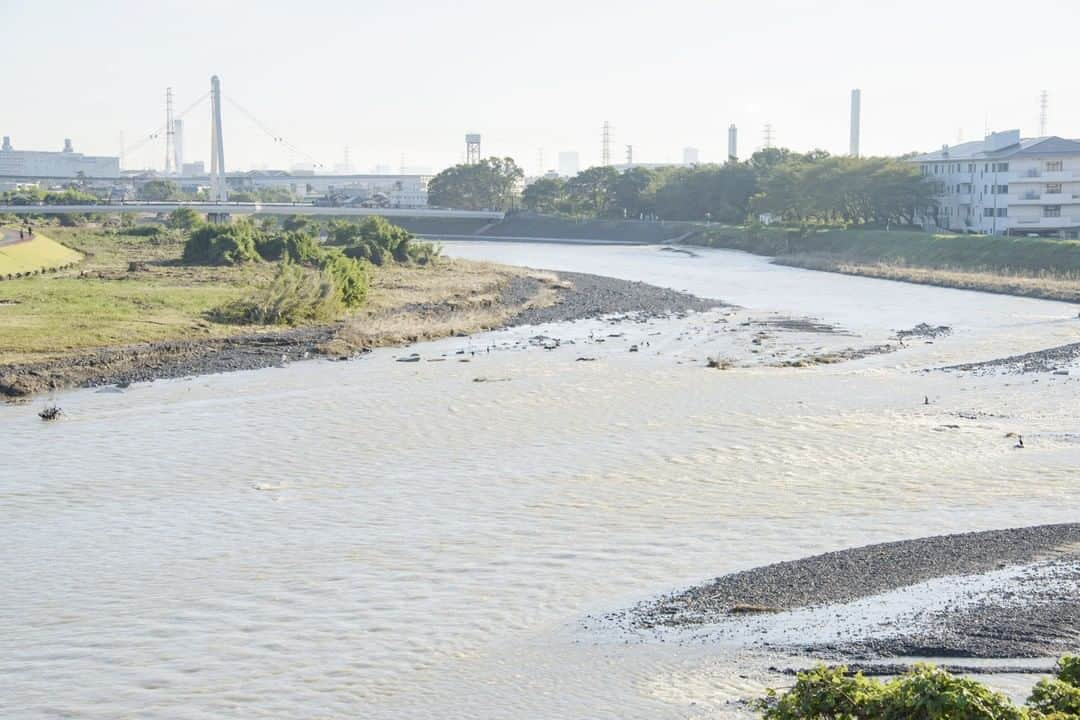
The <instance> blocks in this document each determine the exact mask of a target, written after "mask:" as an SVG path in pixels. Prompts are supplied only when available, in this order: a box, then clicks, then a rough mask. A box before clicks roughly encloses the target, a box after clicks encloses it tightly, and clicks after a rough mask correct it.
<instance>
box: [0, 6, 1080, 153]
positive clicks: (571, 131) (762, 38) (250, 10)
mask: <svg viewBox="0 0 1080 720" xmlns="http://www.w3.org/2000/svg"><path fill="white" fill-rule="evenodd" d="M825 5H826V4H824V3H815V2H811V1H810V0H765V1H764V2H760V3H756V4H754V5H753V6H750V5H747V6H745V7H732V6H729V5H728V4H723V3H708V4H705V3H700V2H692V1H690V0H674V1H673V2H670V3H665V4H663V5H661V6H657V5H655V4H653V3H648V2H644V1H643V0H627V1H626V2H619V3H614V2H596V3H590V4H588V5H583V4H581V3H570V2H567V1H565V0H553V1H552V2H550V3H547V4H545V5H544V6H543V8H542V9H541V10H536V9H530V10H529V11H528V17H527V18H519V17H517V16H515V15H514V14H513V13H507V11H506V6H505V5H504V4H501V3H496V2H494V1H493V0H466V1H465V2H462V3H458V4H456V5H454V6H453V7H450V6H447V5H445V4H441V3H433V2H429V1H427V0H417V1H416V2H413V3H411V4H409V5H408V6H407V7H405V6H401V5H400V4H397V3H393V2H390V1H389V0H369V1H368V2H365V3H363V4H356V3H346V2H343V1H340V0H326V1H325V2H323V3H319V4H317V5H309V6H303V7H302V9H298V6H296V5H295V3H291V2H280V1H275V0H271V1H268V2H259V3H254V2H235V3H229V4H227V5H225V4H218V3H213V2H209V1H208V0H188V1H186V2H179V1H178V0H164V1H162V2H157V3H136V2H131V1H130V0H112V1H108V0H107V1H105V2H102V3H96V4H86V3H78V2H73V1H70V0H43V1H39V2H28V1H25V0H14V1H13V2H8V3H6V4H5V7H4V11H3V14H4V15H3V16H4V29H5V30H6V31H7V32H2V31H0V37H2V38H3V40H4V47H5V49H6V50H7V52H8V54H9V57H13V58H26V59H27V62H26V64H25V65H23V66H24V67H30V66H31V63H32V67H33V72H16V73H11V74H10V75H9V77H8V78H6V82H5V109H6V110H8V111H7V112H5V113H3V115H2V116H0V135H9V136H11V137H12V141H13V144H14V145H15V147H16V148H19V149H26V150H59V149H60V148H61V147H62V146H63V141H64V138H71V139H72V140H73V142H74V145H75V147H76V148H77V149H78V151H79V152H83V153H86V154H88V155H118V154H119V153H120V148H121V136H123V138H124V145H125V146H126V147H127V148H128V150H127V152H126V153H125V156H124V158H123V160H124V167H125V168H129V169H130V168H142V167H149V168H156V169H161V168H162V167H163V166H164V161H165V143H164V135H162V136H161V137H159V138H156V139H153V140H149V139H148V138H149V136H150V135H151V134H152V133H153V132H155V131H156V129H157V128H159V127H161V126H163V125H164V120H165V89H166V87H171V88H172V89H173V95H174V97H175V107H176V112H177V114H178V115H179V114H181V113H182V112H183V110H184V109H185V108H187V107H188V106H189V105H191V103H192V102H193V101H195V100H196V99H197V98H199V97H200V96H202V95H203V94H204V93H205V92H206V91H207V89H208V86H209V78H210V75H212V74H218V75H220V76H221V79H222V87H223V94H224V95H225V97H226V102H225V103H224V107H223V111H224V116H225V120H224V125H225V131H224V144H225V150H226V165H227V167H228V168H229V169H230V170H244V169H249V168H257V167H262V168H280V169H288V168H291V167H293V166H296V165H304V164H312V163H316V164H317V169H318V170H320V171H325V172H332V171H333V170H334V169H335V168H336V167H339V166H342V165H343V163H342V157H343V153H344V150H345V148H346V147H348V148H349V158H350V160H349V164H350V165H351V166H352V167H353V168H355V169H357V170H358V171H365V170H367V169H371V168H375V167H377V166H382V167H385V168H390V169H391V170H392V171H393V172H397V171H398V170H399V169H400V168H401V167H403V166H405V167H412V168H430V169H431V170H433V171H437V170H439V169H441V168H444V167H446V166H448V165H451V164H454V163H457V162H461V161H462V160H463V159H464V153H465V145H464V136H465V134H466V133H467V132H479V133H481V134H482V136H483V152H484V155H485V156H488V155H499V156H511V157H513V158H515V160H517V162H518V164H520V165H521V166H523V167H525V168H526V169H528V170H529V171H530V173H531V171H532V169H533V168H534V166H535V165H536V158H537V157H538V154H539V153H541V152H542V153H543V154H544V157H546V158H550V159H556V158H558V157H559V155H560V153H565V152H576V153H578V156H579V158H580V166H581V167H582V168H585V167H588V166H590V165H595V164H597V163H598V162H599V161H600V152H601V151H600V143H601V140H600V136H601V123H602V122H603V121H604V120H610V121H611V124H612V147H613V148H619V149H621V148H623V147H624V146H626V145H631V144H632V145H633V147H634V159H635V161H639V162H646V163H649V162H651V163H656V162H672V163H677V162H681V161H682V159H683V157H682V151H683V148H686V147H693V148H698V149H699V157H700V161H701V162H722V161H724V160H725V159H726V156H727V130H728V126H729V125H730V124H732V123H734V124H735V125H737V126H738V128H739V142H740V151H739V152H740V156H741V157H742V158H746V157H748V156H749V155H750V154H751V153H752V152H753V151H754V150H755V149H757V148H758V147H760V146H761V145H762V143H763V133H764V126H765V125H766V123H768V124H771V125H772V127H773V135H774V139H773V142H774V144H775V145H777V146H783V147H790V148H792V149H793V150H800V151H805V150H809V149H812V148H822V149H825V150H828V151H829V152H832V153H834V154H843V153H846V152H847V151H848V147H849V101H850V93H851V90H852V89H853V88H861V90H862V119H861V154H863V155H882V154H888V155H896V154H902V153H906V152H911V151H930V150H933V149H937V148H940V147H941V145H942V144H945V143H950V144H951V143H955V142H957V140H958V139H960V138H963V139H965V140H972V139H978V138H981V137H982V136H983V133H984V130H986V129H994V130H1003V129H1009V128H1019V129H1020V130H1021V132H1022V134H1023V135H1024V136H1033V135H1036V134H1038V131H1039V110H1040V107H1039V100H1040V94H1041V92H1042V91H1043V90H1047V91H1048V92H1049V124H1048V132H1049V133H1050V134H1059V135H1063V136H1065V137H1078V136H1080V120H1078V119H1080V93H1078V92H1077V91H1076V90H1075V89H1074V88H1075V82H1074V78H1073V77H1072V74H1073V70H1072V67H1073V63H1072V62H1071V59H1070V57H1069V53H1070V51H1071V47H1072V42H1071V37H1070V33H1071V28H1073V27H1075V23H1076V21H1077V20H1080V9H1078V8H1077V7H1076V6H1075V4H1073V3H1070V2H1064V1H1063V0H1034V1H1033V2H1031V3H1029V4H1028V5H1025V6H1024V12H1023V18H1021V17H1019V16H1018V14H1017V12H1016V6H1015V5H1014V4H1013V3H1006V2H1003V1H1001V0H988V1H987V2H980V3H975V2H957V3H948V4H943V3H931V2H929V1H928V0H912V2H909V3H907V4H905V5H904V6H903V7H882V6H880V5H879V6H877V7H868V6H867V4H866V3H861V2H856V1H855V0H837V1H836V2H831V3H828V4H827V7H825ZM523 12H524V11H523ZM1009 17H1013V18H1015V19H1016V20H1017V21H1018V22H1020V21H1022V20H1023V19H1035V18H1038V19H1040V21H1039V40H1038V42H1037V43H1031V42H1027V41H1022V40H1021V39H1020V38H1019V36H1018V35H1016V34H1015V33H1014V32H1012V31H1011V30H1009V29H1008V26H1007V25H1005V24H1003V18H1009ZM58 18H62V19H63V22H59V21H58ZM1047 19H1052V20H1053V21H1052V22H1046V20H1047ZM525 20H527V23H528V32H523V27H522V22H523V21H525ZM956 28H963V35H962V36H961V35H959V34H957V31H956ZM470 37H476V38H479V39H478V41H477V42H476V43H471V42H470V41H469V38H470ZM967 38H979V40H978V41H975V40H968V39H967ZM974 42H980V43H981V42H993V43H994V46H995V47H996V48H998V49H999V50H1000V51H1001V53H1002V54H1003V55H1002V62H1001V63H999V64H993V65H992V66H991V67H990V68H989V69H987V70H986V71H985V72H979V73H975V74H973V75H971V76H970V77H965V78H964V79H963V81H962V82H960V81H956V82H945V81H944V79H943V76H942V71H943V68H944V67H946V66H947V65H946V64H944V63H943V59H942V55H941V54H940V52H937V51H936V50H935V48H941V49H943V50H949V51H950V52H952V51H956V52H959V51H961V50H963V48H964V46H965V44H967V43H974ZM45 47H47V48H48V51H47V52H43V48H45ZM1005 58H1007V62H1005ZM49 78H52V80H49V81H48V82H47V83H46V82H44V80H43V79H49ZM43 87H48V88H49V89H48V90H47V91H43V89H42V88H43ZM234 103H236V104H234ZM241 108H242V109H241ZM249 114H250V117H249ZM182 119H183V124H184V134H183V156H184V160H185V161H186V162H195V161H199V160H203V161H208V160H209V110H208V109H207V108H206V107H205V104H204V106H202V107H199V108H197V109H196V110H195V111H193V112H191V113H189V114H188V115H185V116H183V118H182ZM275 138H280V139H275ZM615 154H616V155H619V157H620V158H621V152H620V153H615ZM547 164H548V165H550V166H551V169H556V167H557V163H556V162H551V161H550V160H549V161H548V162H547Z"/></svg>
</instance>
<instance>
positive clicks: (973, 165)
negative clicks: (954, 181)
mask: <svg viewBox="0 0 1080 720" xmlns="http://www.w3.org/2000/svg"><path fill="white" fill-rule="evenodd" d="M968 172H969V173H973V172H975V163H968Z"/></svg>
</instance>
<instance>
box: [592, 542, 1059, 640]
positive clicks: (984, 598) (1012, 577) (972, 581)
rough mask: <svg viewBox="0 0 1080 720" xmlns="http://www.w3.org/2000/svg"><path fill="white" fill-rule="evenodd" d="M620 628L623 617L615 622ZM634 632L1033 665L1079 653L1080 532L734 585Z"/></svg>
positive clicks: (819, 563) (866, 559) (692, 592)
mask: <svg viewBox="0 0 1080 720" xmlns="http://www.w3.org/2000/svg"><path fill="white" fill-rule="evenodd" d="M613 617H615V618H620V616H619V615H615V616H613ZM619 621H620V622H623V623H624V624H625V626H626V627H627V628H628V629H629V630H631V631H637V632H646V633H651V634H654V635H659V636H663V635H665V634H666V633H667V631H669V630H682V631H687V630H690V631H693V632H692V634H691V636H692V638H693V641H700V640H701V638H703V637H713V638H716V637H724V638H728V639H730V638H744V639H745V641H746V642H747V643H748V644H751V645H757V646H760V647H764V648H768V649H769V650H770V651H772V652H791V653H796V654H801V655H809V656H812V657H816V658H822V657H824V658H828V659H831V660H836V661H847V660H851V659H857V660H862V661H865V660H878V659H881V658H896V657H916V658H919V657H966V658H982V659H987V658H994V659H1000V658H1029V657H1050V656H1055V655H1058V654H1061V653H1070V652H1075V650H1076V648H1077V644H1078V643H1080V524H1075V523H1074V524H1062V525H1043V526H1035V527H1024V528H1015V529H1009V530H994V531H987V532H973V533H964V534H957V535H943V536H937V537H926V538H919V539H915V540H904V541H899V542H891V543H882V544H877V545H868V546H863V547H855V548H849V549H845V550H840V551H836V552H830V553H825V554H821V555H814V556H810V557H806V558H802V559H799V560H794V561H789V562H781V563H776V564H773V565H767V566H762V567H758V568H754V569H751V570H746V571H742V572H737V573H732V574H729V575H724V576H722V577H719V578H717V579H715V580H714V581H712V582H710V583H706V584H703V585H699V586H696V587H692V588H689V589H687V590H685V591H683V592H679V593H675V594H672V595H669V596H665V597H662V598H659V599H657V600H655V601H652V602H647V603H644V604H642V605H639V606H637V607H635V608H633V609H631V610H630V611H628V612H627V613H626V615H625V616H624V617H623V618H622V619H620V620H619Z"/></svg>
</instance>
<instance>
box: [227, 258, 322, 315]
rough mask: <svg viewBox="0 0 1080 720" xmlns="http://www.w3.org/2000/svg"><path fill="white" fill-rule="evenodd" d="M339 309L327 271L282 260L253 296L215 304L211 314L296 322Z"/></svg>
mask: <svg viewBox="0 0 1080 720" xmlns="http://www.w3.org/2000/svg"><path fill="white" fill-rule="evenodd" d="M340 313H341V301H340V299H339V297H338V292H337V289H336V288H335V286H334V280H333V278H332V277H331V276H330V275H329V274H328V273H324V272H321V271H319V270H313V269H311V268H305V267H301V266H300V265H294V264H293V263H290V262H283V263H281V265H279V266H278V270H277V273H276V274H275V275H274V279H273V280H272V281H271V282H270V283H269V284H268V285H267V286H265V287H264V288H262V289H260V290H259V291H258V292H257V293H256V294H255V297H253V298H250V299H246V300H241V301H238V302H235V303H232V304H230V305H227V306H225V307H223V308H219V309H218V310H216V311H214V312H213V313H212V314H211V316H212V318H213V319H214V320H217V321H219V322H233V323H255V324H259V325H299V324H301V323H305V322H325V321H329V320H332V319H334V318H335V317H337V316H338V315H339V314H340Z"/></svg>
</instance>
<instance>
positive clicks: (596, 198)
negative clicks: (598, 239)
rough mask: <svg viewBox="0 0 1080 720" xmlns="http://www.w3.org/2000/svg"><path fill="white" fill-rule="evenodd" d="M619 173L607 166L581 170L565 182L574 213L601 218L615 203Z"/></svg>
mask: <svg viewBox="0 0 1080 720" xmlns="http://www.w3.org/2000/svg"><path fill="white" fill-rule="evenodd" d="M618 179H619V173H618V171H616V170H615V168H612V167H608V166H597V167H591V168H589V169H588V170H582V171H581V172H579V173H578V174H577V175H575V176H574V177H572V178H570V179H569V180H567V181H566V194H567V198H568V199H569V201H570V205H571V207H572V208H573V209H574V211H575V212H580V213H584V214H586V215H593V216H596V217H602V216H603V215H605V214H607V212H608V210H609V208H611V207H612V205H613V203H614V201H615V183H616V181H617V180H618Z"/></svg>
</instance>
